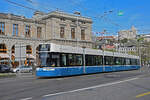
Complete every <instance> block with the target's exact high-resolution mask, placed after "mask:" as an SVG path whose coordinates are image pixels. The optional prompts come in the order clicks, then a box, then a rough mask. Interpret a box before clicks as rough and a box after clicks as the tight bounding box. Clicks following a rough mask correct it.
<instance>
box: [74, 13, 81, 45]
mask: <svg viewBox="0 0 150 100" xmlns="http://www.w3.org/2000/svg"><path fill="white" fill-rule="evenodd" d="M74 14H76V15H78V16H81V13H80V12H78V11H75V12H74ZM78 16H77V35H78V26H79V21H78ZM77 35H76V41H77V46H78V38H77Z"/></svg>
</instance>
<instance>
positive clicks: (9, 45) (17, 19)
mask: <svg viewBox="0 0 150 100" xmlns="http://www.w3.org/2000/svg"><path fill="white" fill-rule="evenodd" d="M45 42H47V43H56V44H61V45H71V46H80V47H82V46H84V47H86V48H92V20H91V19H90V18H87V17H82V16H81V15H75V14H68V13H64V12H59V11H54V12H50V13H42V12H39V11H37V12H35V13H34V16H33V18H26V17H24V16H18V15H13V14H5V13H0V63H5V62H3V61H2V60H4V59H11V60H12V63H16V62H15V45H16V44H23V45H26V49H27V50H26V53H27V59H35V58H36V53H37V51H38V45H39V44H40V43H45ZM29 63H31V62H29ZM14 65H15V64H14ZM16 65H17V64H16Z"/></svg>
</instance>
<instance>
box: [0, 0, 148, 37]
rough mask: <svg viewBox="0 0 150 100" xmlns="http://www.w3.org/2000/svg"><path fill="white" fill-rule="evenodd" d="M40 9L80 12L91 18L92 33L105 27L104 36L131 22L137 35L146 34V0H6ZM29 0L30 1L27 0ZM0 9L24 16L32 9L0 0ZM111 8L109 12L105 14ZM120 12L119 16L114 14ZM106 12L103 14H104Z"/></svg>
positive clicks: (30, 13) (114, 33)
mask: <svg viewBox="0 0 150 100" xmlns="http://www.w3.org/2000/svg"><path fill="white" fill-rule="evenodd" d="M9 1H13V2H16V3H19V4H22V5H25V6H27V7H31V8H34V9H38V10H40V11H43V12H47V13H48V12H50V11H54V10H56V9H57V8H58V9H59V10H61V11H64V12H68V13H73V12H74V11H80V12H81V14H82V15H83V16H88V17H91V18H92V20H93V28H92V29H93V30H92V31H93V32H102V31H103V30H104V29H105V30H107V32H108V33H110V34H108V35H117V32H118V31H119V30H124V29H129V28H130V27H131V26H132V25H134V26H135V27H136V28H137V29H138V32H139V34H143V33H144V34H146V33H150V13H149V10H150V0H9ZM31 2H32V3H31ZM0 4H1V6H0V12H2V13H13V14H17V15H24V16H26V17H28V18H31V17H32V15H33V12H34V11H32V10H30V9H26V8H23V7H19V6H16V5H14V4H11V3H8V2H7V0H0ZM109 11H112V12H111V13H108V12H109ZM119 11H122V12H123V16H118V12H119ZM104 12H106V13H107V14H104Z"/></svg>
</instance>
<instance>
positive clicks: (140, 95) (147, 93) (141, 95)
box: [136, 92, 150, 98]
mask: <svg viewBox="0 0 150 100" xmlns="http://www.w3.org/2000/svg"><path fill="white" fill-rule="evenodd" d="M149 94H150V92H146V93H142V94H139V95H137V96H136V98H139V97H143V96H146V95H149Z"/></svg>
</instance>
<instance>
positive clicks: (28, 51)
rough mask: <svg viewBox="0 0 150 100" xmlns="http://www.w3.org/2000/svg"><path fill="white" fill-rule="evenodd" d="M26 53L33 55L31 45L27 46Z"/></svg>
mask: <svg viewBox="0 0 150 100" xmlns="http://www.w3.org/2000/svg"><path fill="white" fill-rule="evenodd" d="M26 53H27V54H32V47H31V46H30V45H27V46H26Z"/></svg>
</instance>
